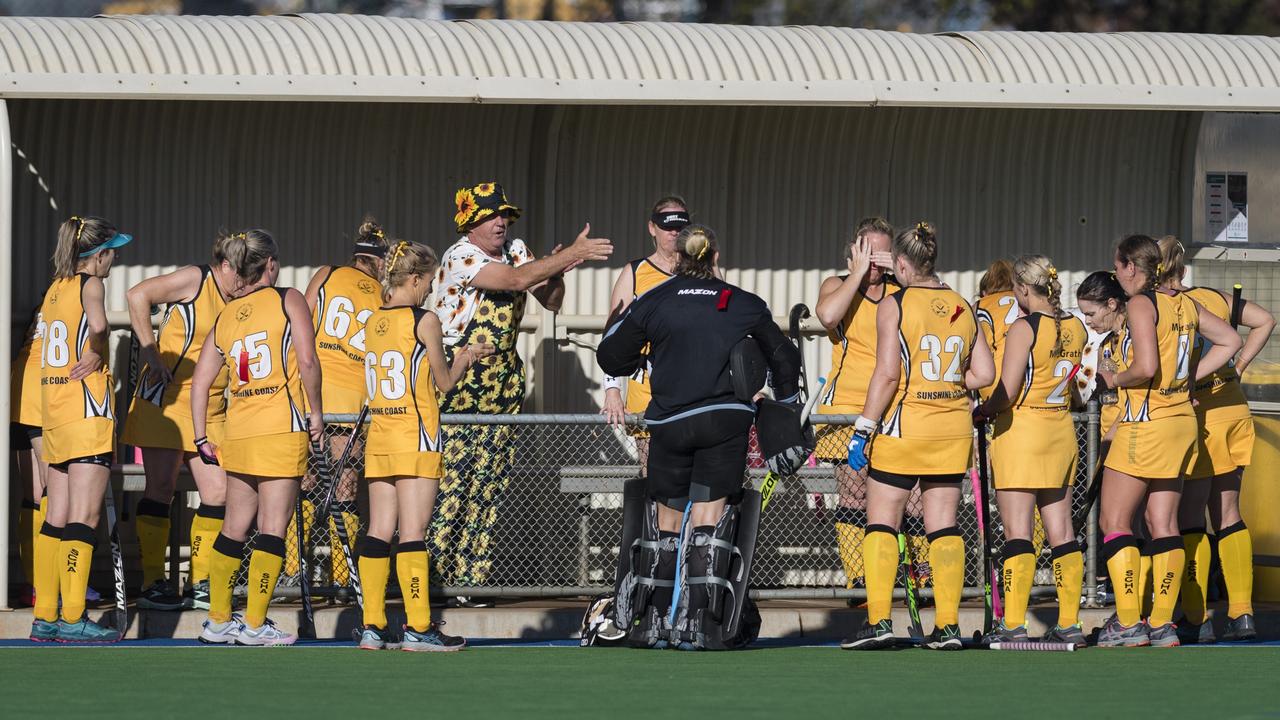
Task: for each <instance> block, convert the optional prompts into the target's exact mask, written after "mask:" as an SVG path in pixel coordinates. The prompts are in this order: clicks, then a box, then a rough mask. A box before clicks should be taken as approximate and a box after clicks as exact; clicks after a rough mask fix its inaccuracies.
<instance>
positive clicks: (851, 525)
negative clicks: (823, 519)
mask: <svg viewBox="0 0 1280 720" xmlns="http://www.w3.org/2000/svg"><path fill="white" fill-rule="evenodd" d="M866 525H867V513H866V511H865V510H858V509H856V508H844V507H837V508H836V552H837V553H838V554H839V555H840V564H841V565H842V566H844V578H845V587H849V588H851V587H853V585H854V583H855V582H856V581H860V580H862V575H863V570H862V538H863V536H864V535H866V534H867V531H866Z"/></svg>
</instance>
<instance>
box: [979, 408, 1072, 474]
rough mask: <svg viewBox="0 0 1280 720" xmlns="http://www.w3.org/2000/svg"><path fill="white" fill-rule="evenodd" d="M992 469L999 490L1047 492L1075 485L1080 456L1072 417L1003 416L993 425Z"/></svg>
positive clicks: (1038, 413)
mask: <svg viewBox="0 0 1280 720" xmlns="http://www.w3.org/2000/svg"><path fill="white" fill-rule="evenodd" d="M992 430H993V431H994V434H993V437H992V438H991V469H992V472H993V473H994V474H995V484H996V489H997V490H1048V489H1054V488H1061V487H1066V486H1068V485H1071V484H1072V483H1073V482H1075V477H1076V462H1077V460H1078V459H1079V456H1080V452H1079V449H1078V446H1077V442H1076V431H1075V426H1074V425H1072V423H1071V414H1070V413H1066V412H1042V411H1039V410H1013V411H1011V412H1005V413H1001V414H1000V416H999V417H997V418H996V420H995V422H994V423H993V425H992Z"/></svg>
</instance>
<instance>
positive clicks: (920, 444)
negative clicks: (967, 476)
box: [870, 435, 973, 477]
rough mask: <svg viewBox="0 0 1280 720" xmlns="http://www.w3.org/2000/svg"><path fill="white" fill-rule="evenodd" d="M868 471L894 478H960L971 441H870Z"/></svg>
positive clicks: (890, 438) (970, 455)
mask: <svg viewBox="0 0 1280 720" xmlns="http://www.w3.org/2000/svg"><path fill="white" fill-rule="evenodd" d="M870 458H871V467H873V468H875V469H876V470H880V471H883V472H888V473H893V474H895V475H906V476H907V477H915V476H920V475H959V474H962V473H964V472H967V471H968V470H969V467H970V465H971V464H972V463H971V460H972V458H973V437H964V438H900V437H893V436H891V435H877V436H875V438H874V439H873V440H872V441H871V455H870Z"/></svg>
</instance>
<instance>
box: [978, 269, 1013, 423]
mask: <svg viewBox="0 0 1280 720" xmlns="http://www.w3.org/2000/svg"><path fill="white" fill-rule="evenodd" d="M976 313H977V316H978V327H980V328H982V338H983V340H985V341H986V343H987V347H989V348H991V357H992V358H993V359H994V360H995V363H996V379H995V380H993V381H992V382H991V384H990V385H988V386H986V387H984V388H982V389H981V390H979V391H978V394H979V395H981V396H982V397H983V398H989V397H991V392H992V391H993V390H995V387H996V384H997V383H999V382H1000V368H1002V367H1004V337H1005V335H1008V334H1009V327H1010V326H1011V325H1013V324H1014V323H1015V322H1017V320H1018V318H1020V317H1022V310H1021V309H1020V308H1019V307H1018V299H1017V298H1016V297H1014V296H1013V291H1011V290H1002V291H1000V292H994V293H991V294H989V295H984V296H982V297H981V298H979V300H978V307H977V309H976Z"/></svg>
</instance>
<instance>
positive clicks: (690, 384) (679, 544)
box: [597, 225, 807, 648]
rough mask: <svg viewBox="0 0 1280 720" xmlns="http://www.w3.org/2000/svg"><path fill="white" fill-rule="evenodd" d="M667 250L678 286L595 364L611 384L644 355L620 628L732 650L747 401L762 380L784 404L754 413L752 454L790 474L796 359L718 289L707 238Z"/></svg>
mask: <svg viewBox="0 0 1280 720" xmlns="http://www.w3.org/2000/svg"><path fill="white" fill-rule="evenodd" d="M676 248H677V252H678V259H677V263H676V269H675V275H676V276H675V277H674V278H672V279H671V280H669V281H667V282H665V283H663V284H662V285H660V286H658V287H656V288H653V289H652V290H650V291H649V292H647V293H645V294H644V295H643V296H641V297H640V298H638V299H637V300H636V301H635V302H634V303H632V304H631V305H630V306H629V307H628V308H627V309H626V310H625V311H623V313H622V315H621V317H619V318H616V319H614V320H613V321H612V322H611V323H610V326H609V329H608V330H607V331H606V334H605V337H604V339H603V340H602V341H601V342H600V346H599V350H598V352H597V360H598V362H599V364H600V367H601V369H603V370H604V372H605V373H607V374H609V375H613V376H615V377H621V376H625V375H629V374H631V373H632V372H633V371H634V370H635V369H636V367H637V366H638V365H639V364H640V363H641V362H643V360H644V356H643V355H642V349H643V348H644V346H645V345H646V343H647V344H649V345H650V346H651V348H652V349H651V352H650V355H649V359H650V362H651V363H652V368H653V369H652V375H651V383H652V385H651V388H652V392H653V399H652V401H651V402H650V404H649V407H648V410H647V411H646V412H645V420H646V424H647V425H648V428H649V431H650V433H651V437H652V444H651V446H650V451H649V458H648V474H647V475H648V476H647V480H646V481H645V485H644V491H643V492H642V493H637V492H628V493H627V496H628V500H627V505H626V507H624V510H623V513H624V521H623V525H624V527H623V538H622V552H621V553H620V561H619V563H620V567H619V572H618V580H619V585H620V587H619V591H618V595H617V600H616V602H617V609H616V612H617V620H618V625H619V627H624V628H629V629H630V636H631V637H630V640H631V642H632V644H636V645H642V646H648V647H662V646H668V645H680V646H691V647H705V648H725V647H738V646H741V645H742V644H745V643H746V642H749V641H750V640H751V639H752V638H753V637H754V632H755V631H757V630H758V627H756V628H752V627H751V626H752V622H751V619H750V618H749V617H747V618H744V615H743V609H744V607H745V601H746V590H747V587H746V584H747V582H748V577H749V569H750V555H751V551H752V549H753V548H754V542H755V529H756V527H755V524H756V522H757V521H758V518H759V505H760V501H759V495H758V494H756V493H754V492H750V493H749V494H747V497H748V499H749V500H748V501H744V500H743V498H744V491H743V476H744V473H745V471H746V455H747V437H748V433H749V432H750V430H751V425H752V422H753V420H754V419H755V416H756V408H755V407H754V406H753V403H752V399H753V396H754V395H755V393H756V391H758V390H759V389H760V388H761V387H763V386H764V384H765V376H766V370H767V371H768V372H769V373H770V384H771V386H772V389H773V391H774V396H775V397H776V398H778V399H779V400H780V401H782V402H772V401H768V400H765V401H761V407H762V413H761V417H760V422H759V428H758V430H759V433H760V437H761V445H762V448H764V450H765V452H766V454H767V455H770V454H771V455H772V456H771V457H770V458H769V460H770V466H771V467H773V468H774V469H775V470H779V471H781V472H782V473H783V474H786V473H788V472H790V471H792V470H794V469H795V467H798V466H799V464H800V463H801V462H803V460H804V459H805V458H804V456H807V450H806V449H805V448H804V447H803V445H804V444H805V443H804V439H803V433H802V432H801V428H800V422H799V416H800V410H799V407H798V405H797V404H796V403H797V401H798V399H799V386H798V383H799V372H800V355H799V351H797V350H796V348H795V346H794V345H792V344H791V343H790V342H789V341H788V340H787V339H786V337H785V336H784V335H783V334H782V331H781V330H780V329H779V328H778V326H777V324H775V323H774V321H773V318H772V315H771V314H770V312H769V308H768V306H766V305H765V303H764V301H763V300H761V299H760V298H759V297H757V296H755V295H753V294H751V293H749V292H747V291H745V290H742V289H740V288H737V287H734V286H733V285H729V284H728V283H726V282H724V281H722V280H720V279H719V278H718V277H717V276H716V273H715V266H716V259H717V257H718V252H717V247H716V238H715V233H714V232H712V231H711V229H709V228H706V227H703V226H700V225H690V226H689V227H687V228H685V229H684V230H683V231H682V232H681V233H680V235H679V237H678V238H677V239H676ZM744 341H746V342H744ZM731 366H732V369H731ZM770 451H772V452H770ZM635 482H637V483H638V482H639V481H635ZM635 489H638V487H636V488H629V490H635ZM739 503H741V505H740V506H739ZM682 530H683V531H684V532H683V533H682ZM678 556H679V557H678ZM731 566H733V568H734V570H735V571H736V572H732V573H731V572H730V568H731ZM703 611H707V612H706V613H704V612H703ZM749 614H750V613H748V615H749ZM744 620H745V621H744Z"/></svg>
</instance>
